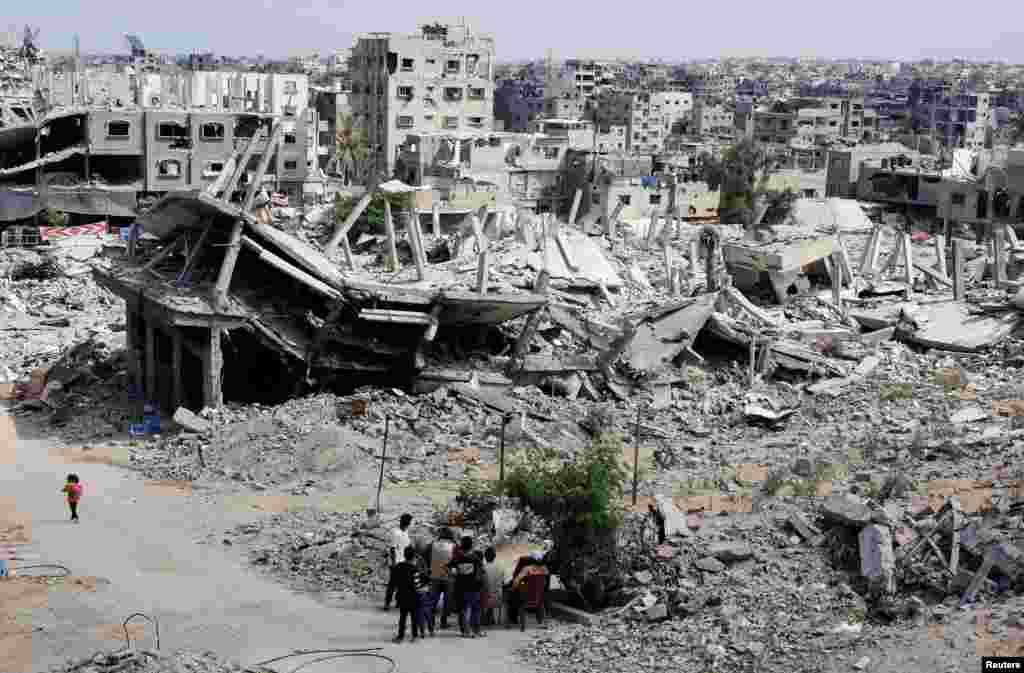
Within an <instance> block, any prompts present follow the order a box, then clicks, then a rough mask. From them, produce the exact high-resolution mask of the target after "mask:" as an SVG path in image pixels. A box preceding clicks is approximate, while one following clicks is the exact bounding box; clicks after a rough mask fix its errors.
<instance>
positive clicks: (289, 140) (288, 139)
mask: <svg viewBox="0 0 1024 673" xmlns="http://www.w3.org/2000/svg"><path fill="white" fill-rule="evenodd" d="M295 143H296V137H295V134H294V133H285V134H284V144H285V145H294V144H295Z"/></svg>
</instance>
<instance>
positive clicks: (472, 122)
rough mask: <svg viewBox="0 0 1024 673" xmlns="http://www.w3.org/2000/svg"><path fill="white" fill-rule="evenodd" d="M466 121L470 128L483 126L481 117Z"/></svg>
mask: <svg viewBox="0 0 1024 673" xmlns="http://www.w3.org/2000/svg"><path fill="white" fill-rule="evenodd" d="M468 121H469V125H470V126H476V127H480V126H483V125H484V118H483V117H470V118H469V120H468Z"/></svg>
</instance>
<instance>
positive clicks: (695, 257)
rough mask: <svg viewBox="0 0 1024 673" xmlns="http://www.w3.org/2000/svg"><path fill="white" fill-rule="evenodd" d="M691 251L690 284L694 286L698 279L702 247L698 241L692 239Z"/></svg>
mask: <svg viewBox="0 0 1024 673" xmlns="http://www.w3.org/2000/svg"><path fill="white" fill-rule="evenodd" d="M689 251H690V270H689V274H688V275H689V279H690V284H691V285H693V284H694V283H695V282H696V279H697V264H698V263H699V262H700V245H699V244H698V243H697V239H690V245H689ZM691 289H692V288H691Z"/></svg>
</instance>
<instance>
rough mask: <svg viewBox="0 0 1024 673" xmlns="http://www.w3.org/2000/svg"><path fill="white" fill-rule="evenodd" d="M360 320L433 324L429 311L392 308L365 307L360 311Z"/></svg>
mask: <svg viewBox="0 0 1024 673" xmlns="http://www.w3.org/2000/svg"><path fill="white" fill-rule="evenodd" d="M359 319H360V320H367V321H370V322H385V323H398V324H402V325H423V326H427V325H430V324H431V322H432V321H431V317H430V314H429V313H423V312H422V311H397V310H392V309H370V308H364V309H363V310H361V311H360V312H359Z"/></svg>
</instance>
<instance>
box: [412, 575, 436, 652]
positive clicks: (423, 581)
mask: <svg viewBox="0 0 1024 673" xmlns="http://www.w3.org/2000/svg"><path fill="white" fill-rule="evenodd" d="M430 599H431V582H430V572H429V570H428V568H427V567H426V564H425V563H424V564H421V566H420V567H419V568H418V571H417V573H416V615H415V618H416V620H417V621H418V622H419V625H420V638H423V637H425V636H426V635H427V634H426V633H425V631H426V630H427V629H430V635H434V623H433V622H432V621H431V619H430V609H431V606H432V605H433V601H431V600H430Z"/></svg>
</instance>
